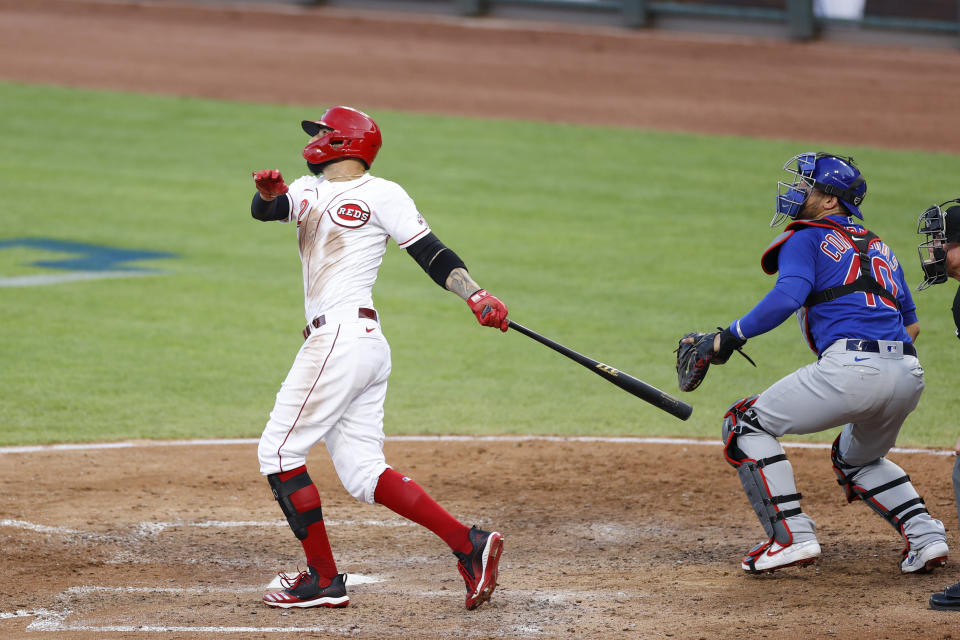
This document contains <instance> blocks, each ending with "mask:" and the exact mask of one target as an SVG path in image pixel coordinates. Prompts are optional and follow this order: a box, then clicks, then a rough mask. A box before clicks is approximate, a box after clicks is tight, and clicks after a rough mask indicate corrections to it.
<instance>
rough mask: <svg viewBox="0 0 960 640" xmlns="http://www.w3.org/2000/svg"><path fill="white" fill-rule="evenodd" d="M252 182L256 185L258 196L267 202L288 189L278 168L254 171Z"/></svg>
mask: <svg viewBox="0 0 960 640" xmlns="http://www.w3.org/2000/svg"><path fill="white" fill-rule="evenodd" d="M253 182H254V184H256V185H257V191H259V192H260V197H261V198H263V199H264V200H266V201H268V202H269V201H270V200H273V199H274V198H276V197H277V196H282V195H283V194H285V193H286V192H287V191H289V189H288V188H287V184H286V183H285V182H284V181H283V176H282V175H280V170H279V169H264V170H262V171H256V172H254V174H253Z"/></svg>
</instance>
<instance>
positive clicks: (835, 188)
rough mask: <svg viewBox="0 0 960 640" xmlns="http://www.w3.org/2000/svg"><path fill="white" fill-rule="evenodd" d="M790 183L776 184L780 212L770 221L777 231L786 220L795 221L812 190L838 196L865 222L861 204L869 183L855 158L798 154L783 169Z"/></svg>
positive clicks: (829, 154) (818, 153) (848, 209)
mask: <svg viewBox="0 0 960 640" xmlns="http://www.w3.org/2000/svg"><path fill="white" fill-rule="evenodd" d="M783 170H784V171H786V172H787V173H789V174H790V175H791V181H790V182H783V181H780V182H778V183H777V212H776V213H775V214H774V216H773V220H771V221H770V226H771V227H776V226H777V225H779V224H781V223H782V222H783V221H784V220H786V219H787V218H789V219H791V220H796V219H797V216H798V215H799V214H800V211H802V209H803V204H804V203H805V202H806V201H807V198H808V197H809V195H810V191H811V190H812V189H818V190H820V191H822V192H823V193H825V194H827V195H830V196H836V198H837V199H838V200H839V201H840V203H841V204H842V205H843V207H844V208H845V209H846V210H847V211H848V212H850V214H852V215H854V216H856V217H858V218H860V219H861V220H863V214H861V213H860V204H861V203H862V202H863V199H864V197H866V194H867V182H866V180H864V178H863V175H862V174H861V173H860V170H859V169H858V168H857V166H856V165H855V164H854V161H853V158H848V157H846V156H838V155H834V154H832V153H824V152H822V151H818V152H808V153H801V154H798V155H796V156H794V157H792V158H790V159H789V160H787V162H786V164H784V165H783Z"/></svg>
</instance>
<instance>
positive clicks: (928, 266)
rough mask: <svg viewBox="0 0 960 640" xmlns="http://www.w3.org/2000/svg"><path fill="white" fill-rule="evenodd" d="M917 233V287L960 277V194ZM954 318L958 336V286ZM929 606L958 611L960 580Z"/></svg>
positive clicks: (957, 471)
mask: <svg viewBox="0 0 960 640" xmlns="http://www.w3.org/2000/svg"><path fill="white" fill-rule="evenodd" d="M917 233H920V234H923V235H924V236H925V239H924V242H922V243H920V246H919V247H918V250H919V252H920V268H921V269H922V270H923V282H922V283H920V286H919V287H917V288H918V289H921V290H923V289H926V288H927V287H929V286H930V285H934V284H942V283H944V282H946V281H947V278H954V279H956V280H960V198H957V199H956V200H950V201H949V202H944V203H943V204H939V205H934V206H932V207H930V208H928V209H927V210H926V211H924V212H923V213H922V214H920V219H919V220H918V222H917ZM953 322H954V324H955V325H956V326H957V337H958V338H960V288H958V289H957V293H956V295H955V296H954V298H953ZM954 452H955V453H956V454H957V459H956V460H955V461H954V464H953V496H954V501H955V502H956V506H957V510H958V517H960V439H957V444H956V446H955V447H954ZM930 608H931V609H939V610H941V611H960V582H957V583H956V584H952V585H950V586H949V587H947V588H945V589H944V590H943V591H942V592H940V593H935V594H933V595H932V596H930Z"/></svg>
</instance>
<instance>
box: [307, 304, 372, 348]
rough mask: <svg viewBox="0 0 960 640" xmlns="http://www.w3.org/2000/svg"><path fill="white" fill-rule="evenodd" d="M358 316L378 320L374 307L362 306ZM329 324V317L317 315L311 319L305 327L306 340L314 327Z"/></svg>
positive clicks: (317, 327)
mask: <svg viewBox="0 0 960 640" xmlns="http://www.w3.org/2000/svg"><path fill="white" fill-rule="evenodd" d="M357 317H358V318H367V319H368V320H374V321H375V320H376V319H377V312H376V311H374V310H373V309H367V308H366V307H360V308H359V309H358V310H357ZM325 324H327V319H326V318H325V317H323V316H317V317H316V318H314V319H313V320H311V321H310V324H308V325H307V326H305V327H304V328H303V339H304V340H306V339H307V338H309V337H310V334H311V333H313V330H314V329H319V328H320V327H322V326H323V325H325Z"/></svg>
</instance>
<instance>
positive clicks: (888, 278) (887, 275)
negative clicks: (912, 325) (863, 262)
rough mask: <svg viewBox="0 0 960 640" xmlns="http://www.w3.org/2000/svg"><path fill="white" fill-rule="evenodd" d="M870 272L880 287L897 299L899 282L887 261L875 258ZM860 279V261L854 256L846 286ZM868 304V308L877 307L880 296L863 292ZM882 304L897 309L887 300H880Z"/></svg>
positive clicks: (878, 257)
mask: <svg viewBox="0 0 960 640" xmlns="http://www.w3.org/2000/svg"><path fill="white" fill-rule="evenodd" d="M870 272H871V273H872V274H873V279H874V280H876V281H877V282H879V283H880V286H881V287H883V288H884V289H886V290H887V291H889V292H890V293H891V294H893V297H894V298H896V297H897V294H899V293H900V289H899V288H898V287H897V281H896V279H894V277H893V269H892V268H891V267H890V263H888V262H887V261H886V260H885V259H883V258H882V257H880V256H873V257H872V258H871V259H870ZM859 277H860V260H859V258H857V257H856V256H854V258H853V260H851V261H850V268H849V269H848V270H847V277H846V278H845V279H844V281H843V283H844V284H849V283H851V282H853V281H854V280H856V279H857V278H859ZM863 295H864V297H865V300H866V303H867V306H868V307H876V306H877V298H878V297H879V296H877V295H875V294H872V293H867V292H863ZM880 304H882V305H884V306H885V307H889V308H891V309H896V308H897V305H895V304H893V303H892V302H890V301H889V300H887V299H886V298H880Z"/></svg>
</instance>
